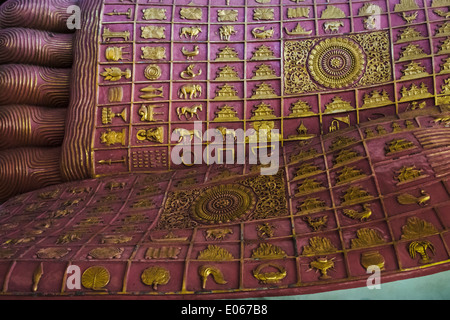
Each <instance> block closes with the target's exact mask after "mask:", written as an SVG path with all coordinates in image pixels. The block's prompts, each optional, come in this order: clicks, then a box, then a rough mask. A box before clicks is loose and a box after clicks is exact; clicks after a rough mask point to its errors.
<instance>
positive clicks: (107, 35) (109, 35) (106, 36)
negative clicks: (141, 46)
mask: <svg viewBox="0 0 450 320" xmlns="http://www.w3.org/2000/svg"><path fill="white" fill-rule="evenodd" d="M102 38H103V42H109V41H110V40H111V39H113V38H122V39H123V40H124V41H129V40H130V31H122V32H118V31H116V32H114V31H111V30H110V29H109V28H105V30H103V35H102Z"/></svg>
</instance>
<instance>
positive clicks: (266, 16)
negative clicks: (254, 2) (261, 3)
mask: <svg viewBox="0 0 450 320" xmlns="http://www.w3.org/2000/svg"><path fill="white" fill-rule="evenodd" d="M274 19H275V11H274V9H272V8H257V9H253V20H256V21H259V20H266V21H267V20H269V21H270V20H274Z"/></svg>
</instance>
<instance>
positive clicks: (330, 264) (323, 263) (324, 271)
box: [309, 257, 334, 280]
mask: <svg viewBox="0 0 450 320" xmlns="http://www.w3.org/2000/svg"><path fill="white" fill-rule="evenodd" d="M309 265H310V267H311V268H313V269H316V271H320V273H321V275H320V277H319V279H320V280H327V279H330V278H331V277H330V276H329V275H328V270H333V269H334V258H331V259H328V258H326V257H325V258H318V259H317V260H314V261H311V263H310V264H309Z"/></svg>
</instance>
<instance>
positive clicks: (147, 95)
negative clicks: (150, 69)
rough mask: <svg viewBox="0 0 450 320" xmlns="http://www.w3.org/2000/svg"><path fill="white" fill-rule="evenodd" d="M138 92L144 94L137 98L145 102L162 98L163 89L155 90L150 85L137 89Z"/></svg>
mask: <svg viewBox="0 0 450 320" xmlns="http://www.w3.org/2000/svg"><path fill="white" fill-rule="evenodd" d="M139 91H141V92H144V94H141V95H140V96H139V98H141V99H145V100H151V99H154V98H163V97H164V87H159V88H155V87H153V86H152V85H150V86H148V87H145V88H142V89H139Z"/></svg>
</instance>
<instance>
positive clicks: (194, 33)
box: [180, 26, 202, 40]
mask: <svg viewBox="0 0 450 320" xmlns="http://www.w3.org/2000/svg"><path fill="white" fill-rule="evenodd" d="M201 32H202V28H201V27H198V26H197V27H183V28H181V30H180V38H183V37H184V38H190V39H191V40H193V39H198V37H199V36H200V33H201Z"/></svg>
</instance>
